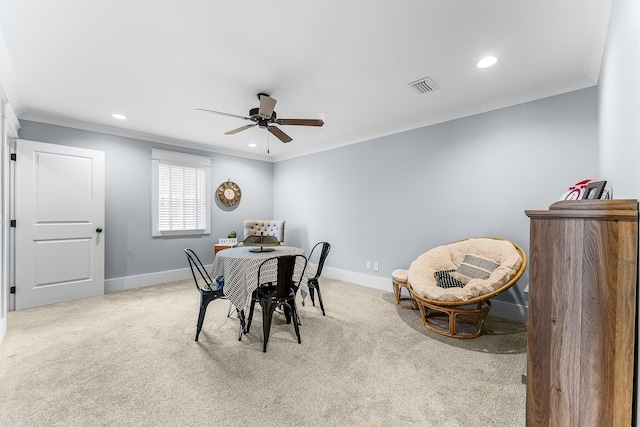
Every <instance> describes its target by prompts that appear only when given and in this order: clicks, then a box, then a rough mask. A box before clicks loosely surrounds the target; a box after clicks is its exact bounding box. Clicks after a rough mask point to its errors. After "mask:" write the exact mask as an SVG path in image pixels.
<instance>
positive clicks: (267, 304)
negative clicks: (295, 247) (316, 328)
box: [245, 255, 307, 352]
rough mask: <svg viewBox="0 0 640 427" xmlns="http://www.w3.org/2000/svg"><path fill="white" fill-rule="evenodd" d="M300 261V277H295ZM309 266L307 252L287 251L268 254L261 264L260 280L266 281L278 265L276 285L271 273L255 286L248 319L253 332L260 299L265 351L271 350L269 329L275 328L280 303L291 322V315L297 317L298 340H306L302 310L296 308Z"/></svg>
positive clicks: (295, 320)
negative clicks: (255, 310)
mask: <svg viewBox="0 0 640 427" xmlns="http://www.w3.org/2000/svg"><path fill="white" fill-rule="evenodd" d="M297 263H298V264H299V272H300V278H299V279H298V280H295V279H294V272H295V270H296V264H297ZM306 267H307V258H305V256H304V255H283V256H279V257H272V258H268V259H266V260H264V261H263V262H262V263H261V264H260V266H259V267H258V283H262V280H264V279H265V277H267V275H268V274H270V273H273V270H274V269H277V273H276V280H275V282H276V284H275V285H273V284H272V283H273V282H272V277H273V275H272V274H270V276H269V279H268V280H265V282H266V283H265V284H263V285H261V286H258V288H257V289H256V290H255V293H254V296H253V298H252V301H251V308H250V310H249V317H248V319H247V322H246V324H247V326H246V328H245V332H246V333H249V328H250V327H251V320H252V319H253V311H254V307H255V304H256V302H259V303H260V307H261V308H262V334H263V346H262V351H263V352H266V351H267V342H268V341H269V333H270V332H271V320H272V318H273V312H274V311H275V310H276V308H278V307H282V309H283V311H284V313H285V317H286V321H287V323H291V319H293V327H294V328H295V331H296V336H297V337H298V343H302V340H301V338H300V327H299V321H298V310H297V308H296V291H297V289H298V288H299V286H300V281H301V280H302V278H303V276H304V271H305V269H306Z"/></svg>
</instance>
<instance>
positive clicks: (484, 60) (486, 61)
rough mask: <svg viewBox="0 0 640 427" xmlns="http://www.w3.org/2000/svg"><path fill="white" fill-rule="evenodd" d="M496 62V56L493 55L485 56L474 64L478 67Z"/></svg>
mask: <svg viewBox="0 0 640 427" xmlns="http://www.w3.org/2000/svg"><path fill="white" fill-rule="evenodd" d="M496 62H498V58H496V57H495V56H485V57H484V58H482V59H481V60H480V61H479V62H478V64H477V65H476V66H477V67H478V68H489V67H491V66H492V65H495V64H496Z"/></svg>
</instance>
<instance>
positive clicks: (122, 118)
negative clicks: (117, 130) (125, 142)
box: [111, 113, 127, 120]
mask: <svg viewBox="0 0 640 427" xmlns="http://www.w3.org/2000/svg"><path fill="white" fill-rule="evenodd" d="M111 117H113V118H114V119H118V120H127V116H125V115H124V114H120V113H113V114H112V115H111Z"/></svg>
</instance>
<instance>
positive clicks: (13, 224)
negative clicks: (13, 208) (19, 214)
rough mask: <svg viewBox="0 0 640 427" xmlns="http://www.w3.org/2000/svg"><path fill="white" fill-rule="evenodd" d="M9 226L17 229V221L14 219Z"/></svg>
mask: <svg viewBox="0 0 640 427" xmlns="http://www.w3.org/2000/svg"><path fill="white" fill-rule="evenodd" d="M9 225H10V226H11V227H13V228H16V220H15V219H12V220H11V222H10V223H9Z"/></svg>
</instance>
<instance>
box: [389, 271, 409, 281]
mask: <svg viewBox="0 0 640 427" xmlns="http://www.w3.org/2000/svg"><path fill="white" fill-rule="evenodd" d="M391 277H392V278H393V280H396V281H398V282H406V281H407V280H408V277H409V270H393V271H392V272H391Z"/></svg>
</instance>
